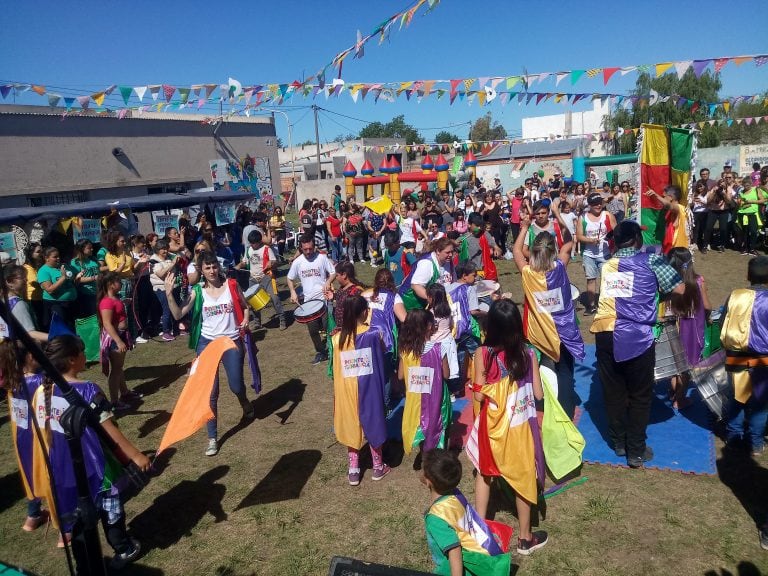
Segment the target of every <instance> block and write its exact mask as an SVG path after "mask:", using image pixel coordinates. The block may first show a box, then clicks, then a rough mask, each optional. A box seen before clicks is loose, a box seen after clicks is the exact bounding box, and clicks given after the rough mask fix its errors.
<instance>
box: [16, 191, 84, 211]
mask: <svg viewBox="0 0 768 576" xmlns="http://www.w3.org/2000/svg"><path fill="white" fill-rule="evenodd" d="M85 194H86V193H85V192H59V193H56V194H46V195H45V196H33V197H31V198H29V199H28V200H29V206H30V207H31V208H39V207H42V206H58V205H60V204H74V203H76V202H85V200H86V197H85Z"/></svg>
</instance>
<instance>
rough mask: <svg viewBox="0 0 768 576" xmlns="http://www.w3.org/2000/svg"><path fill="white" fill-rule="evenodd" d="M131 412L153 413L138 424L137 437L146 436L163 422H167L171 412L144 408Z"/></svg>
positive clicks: (135, 413)
mask: <svg viewBox="0 0 768 576" xmlns="http://www.w3.org/2000/svg"><path fill="white" fill-rule="evenodd" d="M132 414H134V415H137V414H154V416H152V417H151V418H147V419H146V420H145V421H144V422H143V423H142V425H141V426H139V438H145V437H146V436H149V435H150V434H152V432H154V431H155V430H157V429H158V428H160V427H161V426H163V425H164V424H167V423H168V420H170V419H171V413H170V412H168V411H167V410H145V411H137V412H133V413H132Z"/></svg>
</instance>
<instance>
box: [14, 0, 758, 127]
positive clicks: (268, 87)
mask: <svg viewBox="0 0 768 576" xmlns="http://www.w3.org/2000/svg"><path fill="white" fill-rule="evenodd" d="M437 3H438V0H418V1H417V2H416V4H415V5H414V6H413V7H412V8H409V9H408V10H406V11H404V12H401V13H398V14H397V15H395V16H392V17H390V18H389V19H388V20H386V21H385V22H384V23H383V24H381V25H379V26H378V27H377V28H376V29H375V30H374V32H372V33H371V34H369V35H368V36H365V37H362V36H361V37H360V38H359V39H358V41H357V42H356V43H355V45H353V46H352V47H350V48H348V49H347V50H345V51H343V52H341V53H339V54H337V55H336V57H335V58H334V60H333V61H332V62H331V64H329V65H328V66H326V68H325V69H323V70H321V71H320V72H318V73H317V74H316V75H315V76H313V77H310V78H308V79H307V80H305V81H304V82H299V81H298V80H295V81H294V82H292V83H281V84H277V83H264V84H254V85H252V86H245V87H244V86H242V85H241V84H240V82H238V81H237V80H234V79H232V78H230V79H229V82H228V83H227V84H214V83H208V84H195V85H191V86H188V87H187V86H182V87H178V86H173V85H169V84H151V85H146V86H127V85H111V86H109V87H108V88H106V89H105V90H104V91H103V92H97V93H94V94H82V95H79V96H73V97H69V96H67V97H63V100H64V103H65V104H66V105H67V107H68V109H70V108H71V106H72V104H73V102H75V101H76V102H78V103H80V104H81V108H83V109H88V107H89V105H90V101H91V100H93V101H94V102H95V103H96V104H97V106H99V107H101V106H102V102H103V101H104V99H105V98H106V97H107V96H109V95H110V94H111V93H112V91H113V90H115V89H117V92H118V94H117V100H114V99H113V101H115V102H119V101H120V100H122V102H123V105H124V106H125V107H126V108H129V109H130V107H129V106H128V104H129V102H130V99H131V97H132V96H133V95H134V94H135V96H136V98H137V100H138V102H139V104H141V103H142V102H143V100H144V96H145V94H146V92H147V90H149V93H150V95H151V97H152V101H153V102H155V103H157V102H158V96H160V95H161V93H162V96H163V99H164V100H165V102H164V103H163V106H164V109H165V110H166V111H170V110H180V109H183V108H184V107H186V105H187V103H188V99H189V95H190V93H191V94H194V97H195V99H196V100H197V107H198V109H199V108H201V107H202V106H203V105H205V104H206V103H209V102H211V103H213V102H214V101H217V102H221V101H229V102H230V103H231V104H233V105H234V104H236V103H240V102H242V101H243V99H244V98H246V96H245V95H246V94H247V95H248V96H247V99H248V101H249V102H247V103H246V106H250V107H251V108H255V107H258V106H261V105H264V104H267V103H269V104H271V105H280V104H283V103H284V102H285V101H286V99H289V98H291V97H293V96H294V95H301V96H303V97H308V96H310V95H311V96H312V97H313V98H315V97H316V96H317V94H319V93H320V92H323V95H324V96H325V97H326V98H329V97H339V96H340V95H341V94H342V93H343V92H344V89H345V88H348V89H347V92H349V94H350V97H351V98H352V100H353V101H355V102H357V100H358V94H359V95H361V96H362V100H365V97H366V95H367V94H368V93H369V92H371V93H373V94H374V101H375V102H378V101H379V99H382V100H385V101H388V102H393V101H394V100H395V99H396V98H398V97H400V96H401V94H403V93H405V96H406V98H407V99H408V100H410V99H411V97H412V96H416V98H417V100H418V101H421V100H422V99H423V98H426V97H429V96H431V95H433V94H436V95H437V99H440V98H441V97H442V96H443V95H444V94H445V93H446V92H448V94H449V96H450V97H449V99H448V100H449V104H453V103H454V102H455V100H456V97H457V96H458V99H459V101H466V102H468V103H469V104H472V103H473V102H474V101H475V100H477V102H478V104H480V105H481V106H484V105H487V104H489V103H490V102H492V101H494V100H498V101H499V102H501V105H502V106H504V105H506V104H507V103H508V102H511V101H512V99H513V98H514V97H515V96H517V98H518V103H522V102H523V100H525V103H526V104H528V103H530V102H531V100H533V99H534V98H535V103H536V104H540V103H541V102H542V101H544V102H546V101H548V100H549V99H551V98H554V100H555V101H557V102H560V103H563V104H574V103H576V102H578V101H579V100H582V99H585V98H588V97H590V96H591V97H592V98H600V99H601V100H603V101H605V100H606V99H608V98H610V99H612V101H613V102H614V103H619V104H621V103H625V105H626V106H629V105H630V104H631V105H638V104H639V105H640V106H644V105H653V104H654V102H653V101H651V98H650V96H649V97H648V98H644V97H638V96H627V95H622V94H602V93H591V94H590V93H576V94H573V93H565V92H557V91H555V92H541V93H534V95H533V96H530V94H531V93H530V92H528V89H529V88H530V87H531V86H532V85H533V84H536V83H537V82H538V83H539V84H541V83H542V82H544V81H545V80H547V79H548V78H553V79H554V80H555V85H556V86H558V85H559V84H560V82H561V81H562V80H564V79H565V78H566V77H570V83H571V85H572V86H573V85H576V84H577V83H578V82H579V81H581V79H582V78H583V77H584V76H585V75H586V76H587V77H588V78H595V77H598V76H600V77H601V78H602V81H603V85H607V84H608V82H609V81H611V80H612V79H613V78H615V77H616V73H617V72H620V75H619V76H624V75H626V74H628V73H630V72H639V73H642V72H646V73H649V74H653V75H655V76H656V77H658V76H660V75H662V74H665V73H668V72H670V73H675V74H677V75H678V77H682V76H683V75H684V74H685V73H686V72H687V71H688V70H689V69H691V70H693V73H694V74H695V75H696V76H697V77H700V76H701V75H702V74H704V72H705V71H706V70H707V69H708V67H709V66H710V65H711V66H712V67H713V70H714V71H715V72H720V71H722V70H723V68H724V67H725V66H726V65H727V64H729V63H733V64H735V65H736V66H741V65H743V64H744V63H746V62H749V61H752V62H754V64H755V66H756V67H759V66H762V65H764V64H765V63H766V62H768V55H766V54H759V55H750V56H725V57H719V58H706V59H696V60H683V61H669V62H661V63H656V64H642V65H633V66H623V67H603V68H584V69H577V70H569V71H560V72H543V73H538V74H525V76H519V75H517V76H516V75H512V76H484V77H480V78H474V77H473V78H456V79H451V80H439V79H434V80H410V81H405V82H382V83H347V82H344V81H343V80H342V79H341V78H337V79H335V80H334V81H333V83H332V84H331V83H326V81H325V70H326V69H327V68H328V67H329V66H331V65H334V63H337V64H340V63H341V62H343V59H344V58H345V57H346V56H347V55H348V54H349V53H352V52H355V51H356V52H355V53H356V57H362V47H363V45H364V44H365V43H366V42H367V41H369V40H370V39H372V38H373V37H374V36H376V35H385V34H386V33H388V30H389V29H390V28H391V26H392V25H393V23H396V22H397V21H398V20H399V21H401V23H405V25H407V23H408V22H410V21H411V20H412V18H413V15H414V14H415V12H416V11H417V10H418V9H419V8H420V7H421V6H423V5H424V4H428V6H429V10H431V9H432V8H434V6H436V5H437ZM404 17H405V18H404ZM502 82H505V84H504V85H505V87H506V90H507V92H506V95H504V94H505V92H503V91H498V90H497V88H498V87H499V85H500V84H501V83H502ZM518 83H520V84H521V85H522V86H523V87H524V88H525V90H524V92H525V93H519V92H514V91H513V89H514V87H515V86H516V85H517V84H518ZM489 85H490V87H491V89H492V90H493V92H488V91H487V90H486V87H488V86H489ZM473 86H476V88H477V89H474V90H473V89H472V88H473ZM460 88H461V90H460ZM30 90H31V91H33V92H35V93H36V94H38V95H40V96H44V97H46V98H47V100H48V103H49V105H52V104H51V103H52V102H55V103H56V104H55V105H58V104H59V103H60V102H61V99H62V98H55V96H60V95H58V94H54V95H53V96H54V97H51V98H48V92H47V90H46V87H45V84H43V83H11V84H0V97H2V98H3V99H6V98H7V97H8V96H9V95H10V94H11V93H14V94H21V93H24V92H27V91H30ZM217 90H218V96H217V97H216V98H214V96H213V95H214V92H216V91H217ZM203 91H204V95H203ZM481 94H482V95H481ZM489 94H494V95H495V96H494V97H492V98H489V97H488V96H489ZM539 94H543V96H539ZM198 95H199V97H198ZM174 96H178V98H179V100H178V101H177V102H175V101H173V98H174ZM253 97H255V99H256V102H255V104H253V105H251V104H250V99H251V98H253ZM670 98H677V105H678V106H683V105H687V106H691V107H692V106H694V105H696V104H698V106H697V107H703V108H706V109H708V110H712V105H713V104H714V105H715V109H717V108H721V109H722V110H724V111H725V112H726V113H727V112H728V110H729V109H730V108H731V107H732V106H735V105H736V104H738V103H739V102H742V101H751V102H759V100H760V95H753V96H738V97H735V98H731V99H728V100H725V101H723V102H715V103H712V102H698V103H697V102H695V101H693V100H689V99H685V98H683V97H681V96H678V95H670V96H669V97H668V98H667V97H664V98H659V100H658V101H659V102H666V101H668V100H669V99H670ZM627 102H629V103H627ZM673 102H674V100H673ZM152 106H156V104H153V105H152ZM118 107H119V106H117V105H115V106H114V108H118ZM251 108H246V109H251ZM133 109H139V110H140V109H141V106H138V107H133ZM710 113H711V112H710Z"/></svg>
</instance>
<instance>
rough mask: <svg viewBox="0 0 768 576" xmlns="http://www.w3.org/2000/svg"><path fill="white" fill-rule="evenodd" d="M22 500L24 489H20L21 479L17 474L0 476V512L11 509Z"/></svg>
mask: <svg viewBox="0 0 768 576" xmlns="http://www.w3.org/2000/svg"><path fill="white" fill-rule="evenodd" d="M22 498H24V489H23V488H22V487H21V478H20V477H19V473H18V472H11V473H10V474H6V475H5V476H0V512H2V511H3V510H7V509H8V508H11V507H12V506H14V505H15V504H16V502H18V501H19V500H21V499H22Z"/></svg>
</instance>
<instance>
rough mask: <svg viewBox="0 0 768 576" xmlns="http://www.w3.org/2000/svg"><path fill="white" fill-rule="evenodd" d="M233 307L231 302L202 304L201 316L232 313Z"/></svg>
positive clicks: (213, 316)
mask: <svg viewBox="0 0 768 576" xmlns="http://www.w3.org/2000/svg"><path fill="white" fill-rule="evenodd" d="M234 311H235V307H234V306H233V305H232V302H227V303H226V304H213V305H212V306H203V318H206V319H208V318H215V317H216V316H224V315H225V314H233V313H234Z"/></svg>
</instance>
